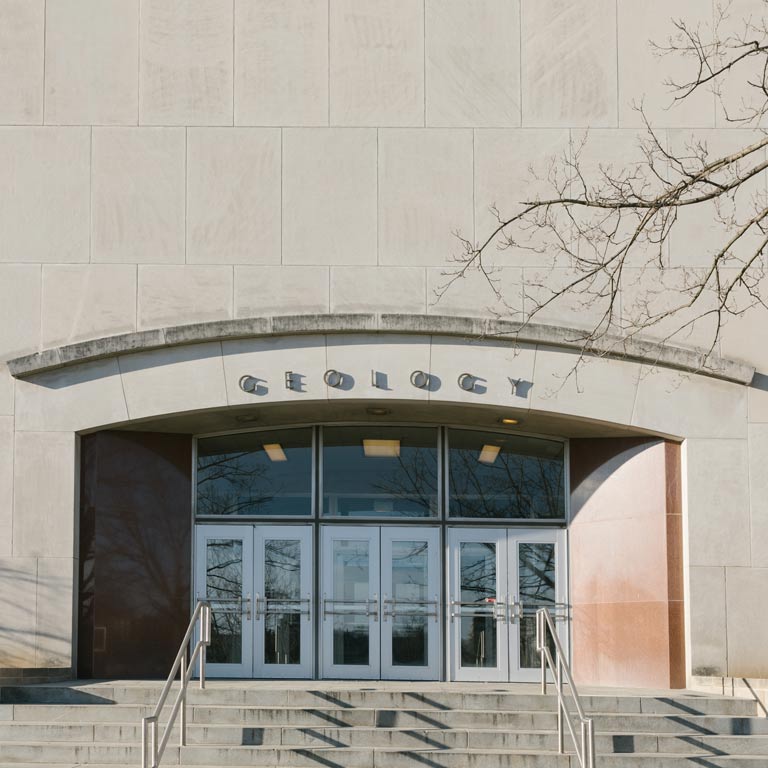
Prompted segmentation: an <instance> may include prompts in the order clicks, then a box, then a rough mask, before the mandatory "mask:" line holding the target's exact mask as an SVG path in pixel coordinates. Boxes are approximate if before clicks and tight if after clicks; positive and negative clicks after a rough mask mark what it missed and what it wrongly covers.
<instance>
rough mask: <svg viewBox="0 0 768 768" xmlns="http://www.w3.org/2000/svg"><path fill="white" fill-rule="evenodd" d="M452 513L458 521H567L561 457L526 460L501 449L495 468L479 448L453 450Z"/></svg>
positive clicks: (451, 472) (520, 455)
mask: <svg viewBox="0 0 768 768" xmlns="http://www.w3.org/2000/svg"><path fill="white" fill-rule="evenodd" d="M450 488H451V498H450V503H451V515H452V516H454V517H507V518H512V517H520V518H556V517H563V515H564V510H565V499H564V471H563V460H562V458H560V457H558V458H546V457H541V456H526V455H522V454H516V453H511V452H506V451H504V450H502V451H501V452H500V453H499V455H498V456H497V458H496V460H495V461H494V462H493V463H492V464H485V463H482V462H480V461H478V450H477V449H476V448H475V449H468V448H452V449H451V458H450Z"/></svg>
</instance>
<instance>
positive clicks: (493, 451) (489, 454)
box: [477, 445, 501, 464]
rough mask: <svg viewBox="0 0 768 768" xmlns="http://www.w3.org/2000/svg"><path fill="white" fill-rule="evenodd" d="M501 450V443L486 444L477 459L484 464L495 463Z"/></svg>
mask: <svg viewBox="0 0 768 768" xmlns="http://www.w3.org/2000/svg"><path fill="white" fill-rule="evenodd" d="M500 450H501V446H500V445H484V446H483V447H482V450H481V451H480V455H479V456H478V457H477V460H478V461H480V462H482V463H483V464H493V462H494V461H496V459H497V458H498V455H499V451H500Z"/></svg>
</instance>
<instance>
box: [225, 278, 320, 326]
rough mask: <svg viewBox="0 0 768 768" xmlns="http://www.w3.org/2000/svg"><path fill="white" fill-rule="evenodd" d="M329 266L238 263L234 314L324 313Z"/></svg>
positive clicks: (257, 315)
mask: <svg viewBox="0 0 768 768" xmlns="http://www.w3.org/2000/svg"><path fill="white" fill-rule="evenodd" d="M329 283H330V268H329V267H289V266H268V267H235V317H261V316H263V315H291V314H301V313H305V312H306V313H314V312H321V313H325V312H328V310H329V291H330V288H329Z"/></svg>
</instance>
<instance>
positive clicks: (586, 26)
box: [521, 0, 618, 128]
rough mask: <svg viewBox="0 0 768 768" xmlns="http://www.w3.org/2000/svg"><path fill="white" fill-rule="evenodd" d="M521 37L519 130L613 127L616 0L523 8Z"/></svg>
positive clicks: (567, 0)
mask: <svg viewBox="0 0 768 768" xmlns="http://www.w3.org/2000/svg"><path fill="white" fill-rule="evenodd" d="M521 35H522V61H523V65H522V90H523V125H531V126H548V127H554V126H572V127H586V126H591V127H592V128H599V127H612V126H615V125H616V122H617V106H618V105H617V100H616V82H617V72H616V44H617V43H616V3H615V0H596V1H595V2H592V3H590V7H589V12H588V13H585V8H584V6H583V5H581V4H580V3H574V2H571V0H540V1H539V2H536V3H523V4H522V26H521Z"/></svg>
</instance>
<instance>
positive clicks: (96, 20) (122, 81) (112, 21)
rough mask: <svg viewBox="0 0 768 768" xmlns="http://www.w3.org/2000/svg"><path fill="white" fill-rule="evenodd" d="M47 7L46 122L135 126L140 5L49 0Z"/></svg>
mask: <svg viewBox="0 0 768 768" xmlns="http://www.w3.org/2000/svg"><path fill="white" fill-rule="evenodd" d="M45 7H46V20H45V122H46V123H49V124H50V123H53V124H60V125H62V124H64V125H66V124H73V125H135V124H136V123H137V122H138V115H139V82H138V68H139V3H138V2H136V0H48V1H47V2H46V6H45Z"/></svg>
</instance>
